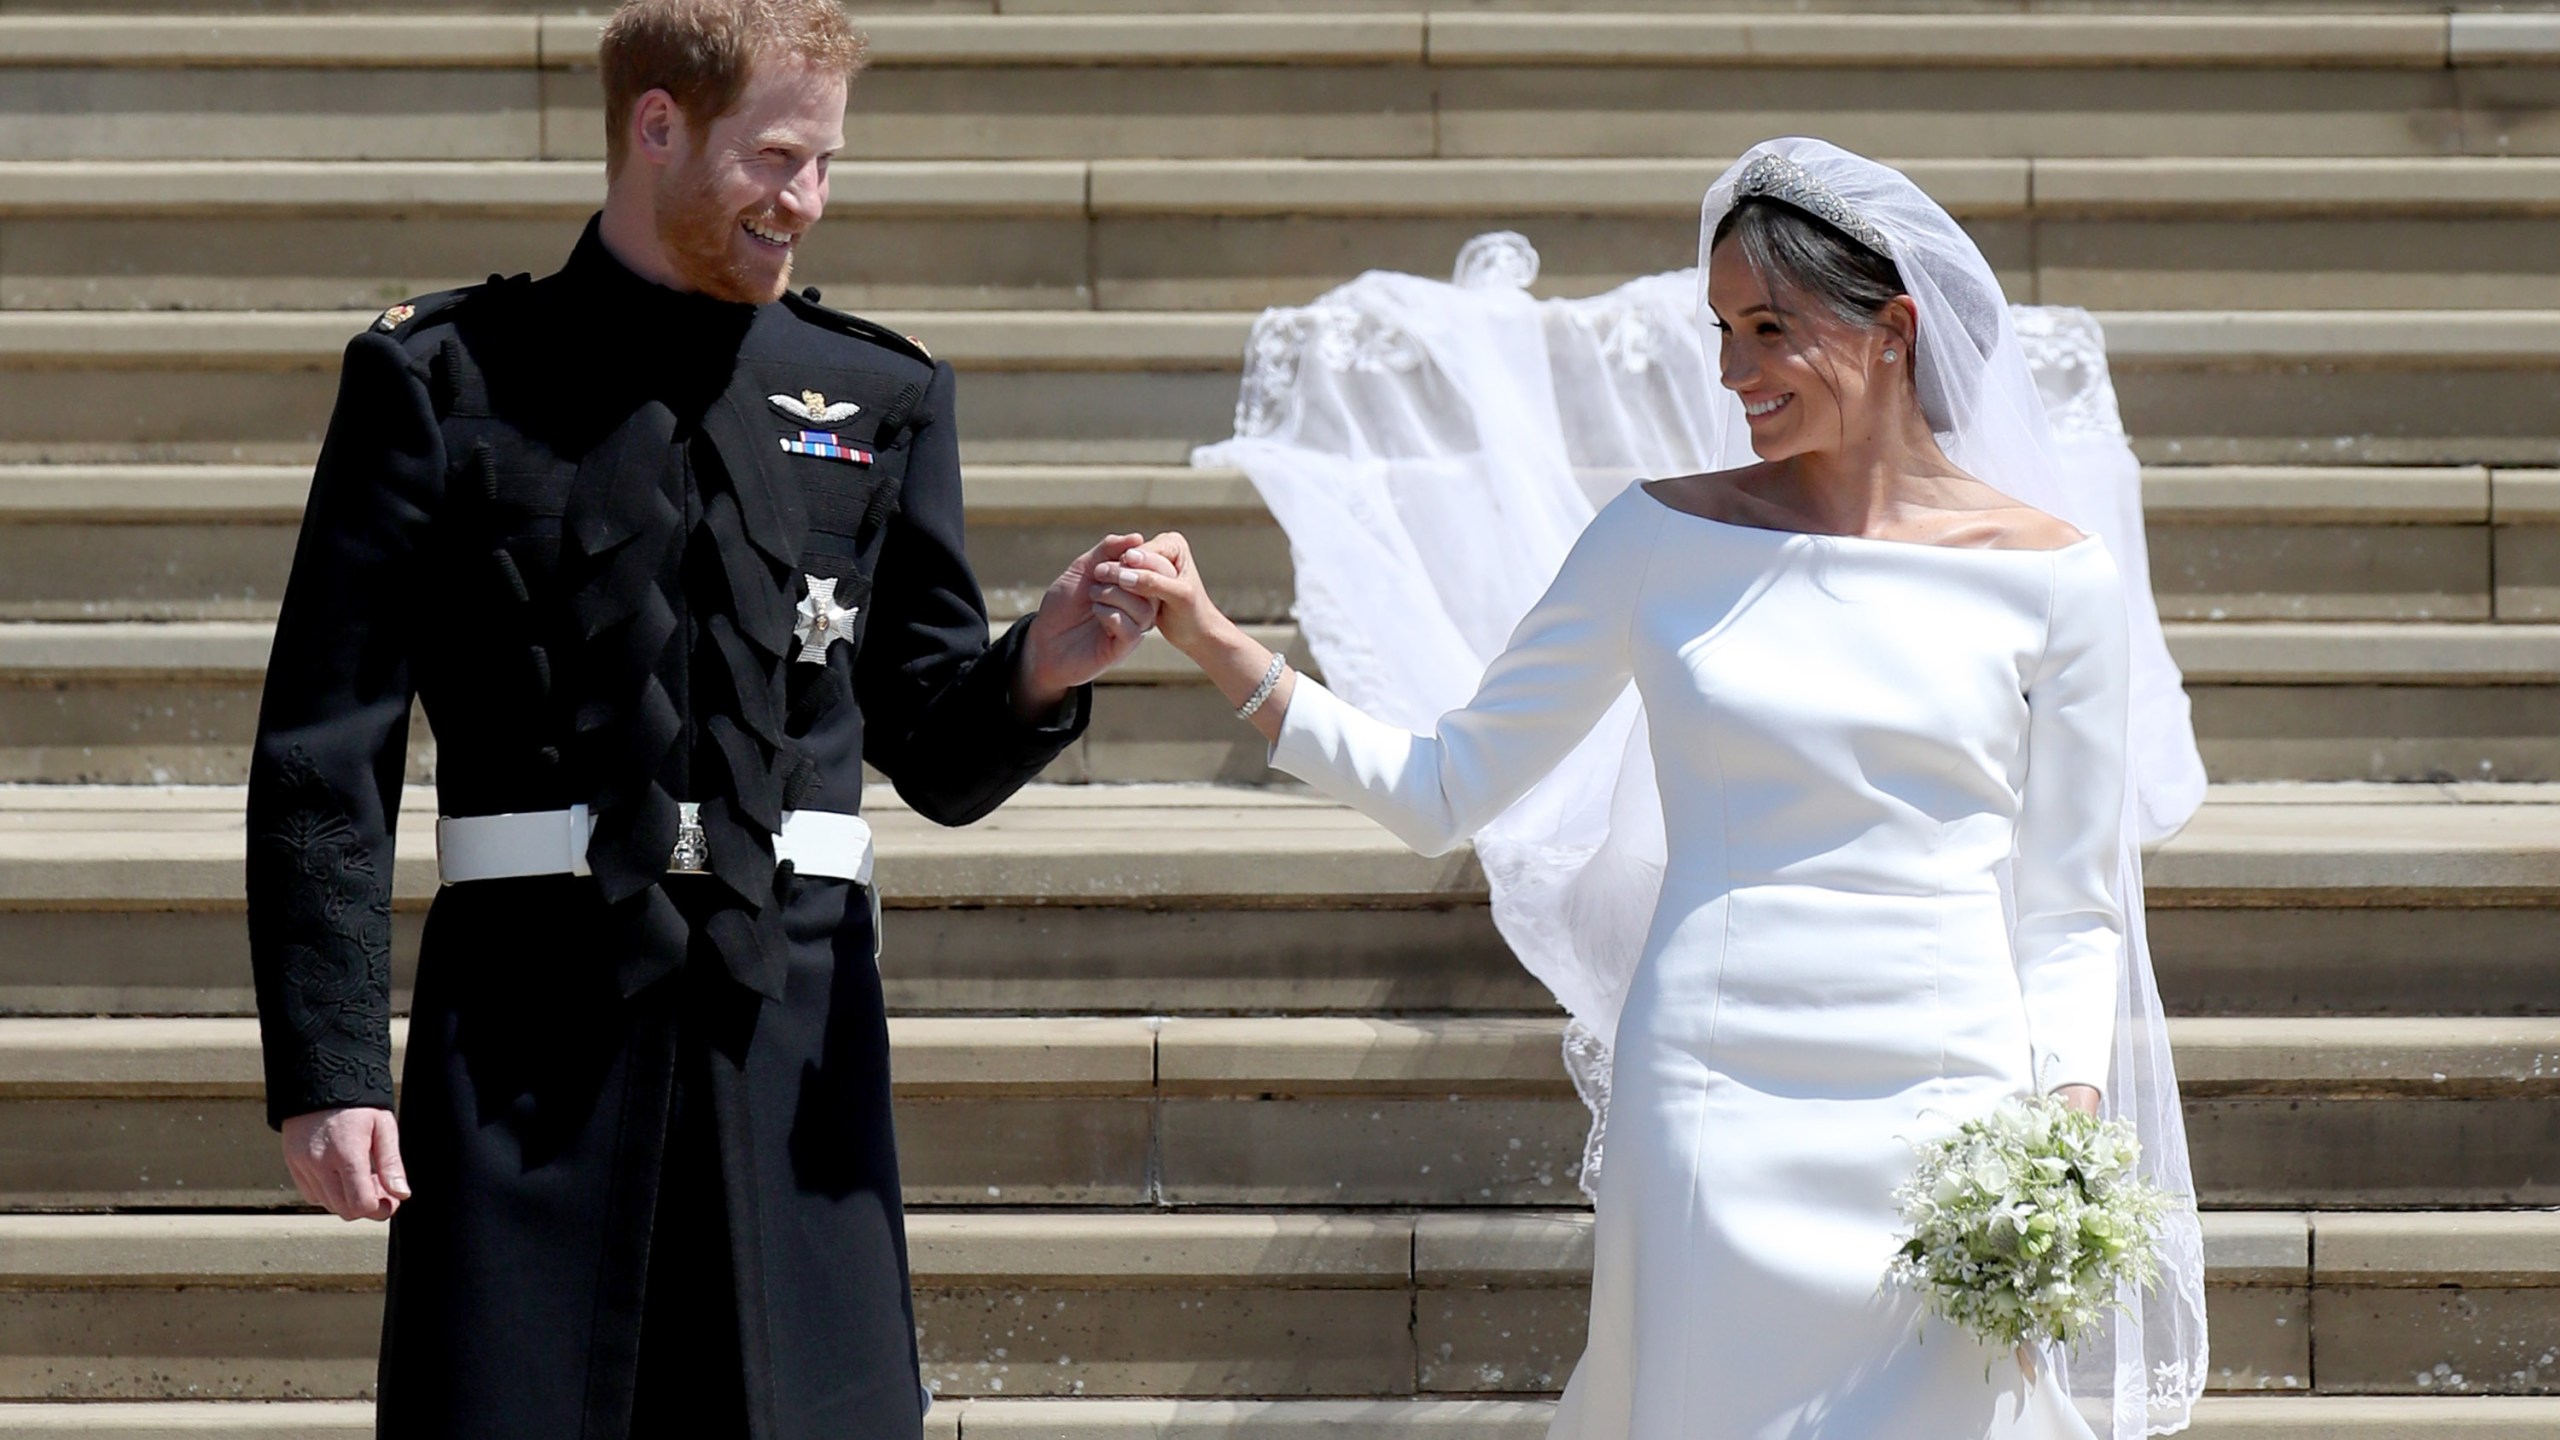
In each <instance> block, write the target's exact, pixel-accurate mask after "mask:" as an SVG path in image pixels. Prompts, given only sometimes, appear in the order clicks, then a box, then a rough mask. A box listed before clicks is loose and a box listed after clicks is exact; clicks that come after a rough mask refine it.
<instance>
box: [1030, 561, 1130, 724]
mask: <svg viewBox="0 0 2560 1440" xmlns="http://www.w3.org/2000/svg"><path fill="white" fill-rule="evenodd" d="M1146 538H1147V537H1145V536H1143V535H1106V536H1104V537H1103V539H1102V543H1101V544H1099V545H1096V546H1094V547H1093V548H1092V549H1090V550H1087V551H1086V552H1084V553H1083V554H1082V555H1079V556H1077V557H1076V561H1075V563H1074V564H1072V565H1069V566H1068V567H1067V569H1066V573H1065V574H1063V575H1060V576H1059V577H1058V578H1057V581H1056V583H1054V584H1052V585H1051V586H1050V587H1049V591H1048V593H1047V594H1045V595H1043V596H1041V597H1040V610H1039V613H1038V614H1036V615H1033V616H1032V617H1031V618H1030V619H1029V620H1028V621H1026V622H1024V623H1026V624H1028V625H1029V626H1030V627H1031V637H1030V641H1029V643H1027V644H1025V645H1024V646H1023V647H1022V673H1020V674H1019V675H1016V676H1015V677H1014V681H1013V708H1014V710H1015V712H1016V713H1017V714H1019V715H1021V716H1022V717H1023V718H1024V719H1026V720H1029V719H1036V718H1038V717H1039V716H1042V715H1046V714H1048V713H1050V712H1051V711H1053V710H1055V709H1057V708H1058V706H1059V705H1061V704H1062V703H1064V702H1065V700H1066V698H1067V694H1068V692H1069V691H1072V690H1074V689H1075V688H1076V687H1077V686H1079V685H1084V684H1089V683H1091V682H1092V681H1093V680H1094V679H1095V678H1096V677H1097V676H1099V675H1101V674H1102V672H1104V671H1106V670H1108V669H1110V668H1111V667H1112V666H1114V665H1117V664H1119V663H1120V662H1121V661H1123V660H1126V659H1128V658H1129V656H1130V654H1131V652H1133V651H1135V650H1136V649H1137V648H1138V642H1139V641H1141V640H1143V639H1145V638H1146V635H1147V631H1148V629H1149V628H1150V627H1152V626H1153V625H1154V624H1155V623H1156V606H1155V602H1154V601H1152V600H1141V599H1139V598H1138V597H1137V596H1135V595H1132V594H1130V593H1129V592H1128V591H1126V590H1123V589H1121V588H1120V587H1119V586H1117V585H1103V584H1098V583H1096V582H1095V580H1094V578H1093V567H1094V566H1096V565H1099V564H1101V563H1103V562H1104V561H1106V560H1116V559H1118V558H1119V557H1120V556H1122V555H1124V554H1126V553H1127V552H1128V551H1129V549H1130V548H1131V547H1133V546H1136V545H1138V544H1140V543H1142V542H1143V541H1145V539H1146Z"/></svg>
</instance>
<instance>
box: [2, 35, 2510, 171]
mask: <svg viewBox="0 0 2560 1440" xmlns="http://www.w3.org/2000/svg"><path fill="white" fill-rule="evenodd" d="M597 23H598V22H597V20H596V19H595V18H594V17H565V16H531V15H510V16H492V17H484V18H477V19H470V20H457V19H452V18H446V17H437V18H435V19H425V18H421V17H414V16H401V17H392V16H308V17H295V16H253V17H226V18H224V19H222V20H220V21H213V20H209V19H204V18H198V17H191V16H143V15H128V16H88V17H79V16H70V17H44V16H23V15H19V16H5V17H0V65H6V66H8V67H10V68H12V69H14V70H15V71H16V72H17V74H16V77H15V83H16V84H17V85H18V87H19V88H20V89H21V90H23V91H25V92H26V93H27V94H28V95H29V96H30V101H29V103H28V104H27V105H26V106H25V107H24V108H23V109H20V110H16V111H13V112H11V113H10V115H9V116H8V117H6V119H5V120H4V121H0V158H7V159H58V158H79V157H83V156H98V157H110V156H111V157H117V158H188V157H203V158H243V159H245V158H344V159H466V158H467V159H522V160H529V159H547V158H594V157H595V156H597V155H599V154H601V151H602V144H603V136H602V125H601V123H600V120H599V111H600V108H601V100H600V93H601V92H600V87H599V85H598V83H597V80H596V76H595V71H594V68H593V64H594V56H593V49H594V34H595V30H596V26H597ZM867 24H868V26H869V28H870V31H871V34H872V37H873V40H874V42H875V54H876V59H877V65H876V68H875V69H874V70H873V72H872V73H871V74H869V75H868V76H866V77H864V78H863V80H862V81H861V83H860V84H859V86H858V87H857V88H856V90H855V92H854V114H853V119H852V123H851V125H850V127H849V130H848V134H849V136H850V138H851V141H852V145H853V148H854V151H855V153H858V154H861V155H864V156H896V157H935V158H980V157H984V158H996V157H1007V156H1026V157H1027V156H1061V155H1063V156H1088V155H1133V156H1149V157H1203V156H1249V155H1314V156H1332V157H1346V158H1347V157H1383V156H1423V155H1434V154H1437V155H1445V156H1509V155H1538V156H1574V155H1676V154H1703V155H1715V154H1732V153H1736V152H1738V151H1740V150H1741V149H1743V148H1744V147H1746V146H1748V145H1750V144H1751V143H1753V142H1754V141H1757V140H1760V139H1762V138H1765V137H1766V136H1768V135H1771V134H1786V133H1814V134H1822V135H1826V136H1829V137H1831V138H1833V139H1836V140H1838V141H1839V142H1841V143H1843V144H1846V145H1849V146H1851V147H1852V148H1856V149H1860V150H1865V151H1868V152H1876V151H1883V150H1891V151H1894V152H1896V153H1902V154H1910V155H1978V154H1983V153H1986V152H1987V153H1999V154H2032V155H2151V154H2161V153H2174V154H2197V155H2208V154H2287V155H2433V154H2442V153H2469V154H2478V155H2500V154H2550V153H2554V152H2555V151H2556V150H2560V104H2555V101H2556V100H2560V91H2556V90H2555V80H2554V78H2553V70H2552V61H2553V60H2554V58H2555V56H2560V37H2555V35H2554V32H2553V29H2552V26H2551V24H2550V22H2549V21H2548V20H2547V19H2545V18H2544V17H2541V16H2531V15H2526V16H2466V15H2455V16H2452V17H2450V18H2448V17H2446V16H2444V15H2440V14H2437V15H2413V14H2398V15H2391V14H2381V15H2341V14H2321V13H2316V12H2314V13H2302V12H2293V13H2282V14H2258V15H2246V14H2211V15H2201V14H2187V15H2177V14H2116V13H2085V14H2060V13H2053V14H2027V15H2018V14H1996V15H1995V14H1974V15H1899V16H1897V15H1823V14H1801V15H1731V14H1687V15H1674V14H1660V13H1654V14H1636V15H1609V14H1573V15H1556V14H1511V15H1504V14H1485V13H1474V12H1470V11H1447V12H1440V13H1434V14H1431V15H1428V16H1425V15H1423V14H1420V13H1414V12H1411V11H1407V12H1404V13H1397V12H1391V11H1389V12H1377V13H1363V14H1322V13H1288V14H1268V13H1266V14H1240V15H1196V14H1192V15H1185V14H1125V15H1088V16H1075V15H1038V14H1022V15H1016V14H1007V15H998V16H988V15H978V16H970V15H933V14H920V15H919V14H908V15H881V16H878V17H875V18H872V19H870V20H868V21H867ZM177 117H183V120H184V123H174V124H173V123H170V122H171V121H172V119H173V118H177Z"/></svg>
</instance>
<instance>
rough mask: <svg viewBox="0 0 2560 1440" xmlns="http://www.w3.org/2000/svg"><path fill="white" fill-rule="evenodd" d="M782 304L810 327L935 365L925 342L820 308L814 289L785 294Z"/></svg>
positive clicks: (831, 309) (827, 308)
mask: <svg viewBox="0 0 2560 1440" xmlns="http://www.w3.org/2000/svg"><path fill="white" fill-rule="evenodd" d="M782 303H783V304H785V305H787V306H789V307H791V313H792V314H794V315H797V316H799V317H800V318H801V319H803V320H806V321H808V322H809V323H810V324H813V325H823V326H825V327H827V328H828V329H830V330H833V331H836V332H837V333H839V334H843V335H850V336H852V337H853V338H855V339H856V340H868V341H870V342H871V343H872V344H874V345H878V346H881V347H883V348H884V349H889V350H895V351H897V352H898V353H899V354H901V355H905V356H908V357H909V358H911V359H916V360H921V361H923V362H924V363H925V364H927V365H930V364H932V363H933V352H932V351H930V350H927V349H926V348H924V342H923V341H921V340H918V339H917V338H916V337H914V336H913V335H901V334H899V333H898V332H897V331H895V330H892V329H890V328H889V327H888V326H886V325H881V324H876V323H874V322H872V321H869V320H865V319H863V318H862V317H861V316H859V315H848V314H846V313H845V312H844V311H842V310H838V309H836V308H834V307H833V306H829V305H821V304H819V303H818V292H817V291H816V290H814V289H811V290H801V291H797V292H794V291H787V290H786V291H784V292H783V295H782Z"/></svg>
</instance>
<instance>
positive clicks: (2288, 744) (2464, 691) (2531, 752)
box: [2187, 682, 2560, 782]
mask: <svg viewBox="0 0 2560 1440" xmlns="http://www.w3.org/2000/svg"><path fill="white" fill-rule="evenodd" d="M2187 693H2188V696H2189V698H2190V700H2191V701H2192V702H2193V714H2194V717H2195V726H2196V743H2197V746H2198V748H2199V749H2201V750H2202V751H2203V752H2204V758H2205V769H2206V772H2207V773H2208V774H2210V775H2211V776H2212V777H2213V778H2214V779H2216V780H2222V781H2252V780H2377V781H2430V782H2441V781H2456V780H2489V781H2544V780H2551V779H2554V778H2560V738H2556V737H2555V736H2554V734H2553V732H2552V730H2551V726H2550V722H2549V717H2550V715H2551V714H2552V707H2553V706H2554V704H2555V703H2560V688H2555V687H2552V686H2548V685H2471V686H2448V685H2424V684H2420V685H2331V684H2310V685H2215V684H2210V683H2203V682H2196V683H2191V684H2190V685H2189V687H2188V692H2187Z"/></svg>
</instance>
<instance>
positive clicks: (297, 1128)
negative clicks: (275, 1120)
mask: <svg viewBox="0 0 2560 1440" xmlns="http://www.w3.org/2000/svg"><path fill="white" fill-rule="evenodd" d="M284 1163H285V1168H286V1169H288V1170H290V1171H292V1172H293V1184H294V1188H295V1189H297V1190H300V1191H301V1192H302V1198H303V1199H305V1200H308V1201H310V1202H311V1203H312V1204H314V1205H317V1206H319V1207H320V1208H321V1209H323V1210H326V1211H328V1212H329V1213H330V1214H332V1215H335V1216H337V1217H338V1218H339V1219H341V1220H388V1219H390V1218H391V1213H392V1212H393V1211H395V1210H397V1209H399V1208H400V1202H401V1201H403V1200H406V1199H408V1198H409V1174H408V1172H407V1171H406V1170H404V1169H402V1168H401V1165H400V1122H399V1121H398V1120H396V1119H394V1118H393V1117H392V1114H391V1112H390V1111H388V1110H377V1109H374V1108H373V1107H371V1106H363V1107H359V1108H356V1109H349V1110H314V1111H312V1112H311V1113H310V1114H308V1115H296V1116H294V1117H293V1118H292V1119H290V1120H287V1121H286V1122H284Z"/></svg>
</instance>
